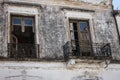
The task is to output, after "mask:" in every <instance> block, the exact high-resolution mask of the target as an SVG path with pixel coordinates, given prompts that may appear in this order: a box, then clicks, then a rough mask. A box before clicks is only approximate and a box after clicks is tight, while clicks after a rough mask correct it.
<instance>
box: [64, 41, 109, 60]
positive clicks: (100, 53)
mask: <svg viewBox="0 0 120 80" xmlns="http://www.w3.org/2000/svg"><path fill="white" fill-rule="evenodd" d="M63 50H64V57H65V60H67V59H69V58H85V59H87V58H93V59H105V58H111V46H110V44H109V43H106V44H104V43H102V44H101V43H100V44H98V43H94V44H91V45H85V44H80V43H76V45H71V42H67V43H66V45H64V47H63Z"/></svg>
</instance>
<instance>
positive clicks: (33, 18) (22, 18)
mask: <svg viewBox="0 0 120 80" xmlns="http://www.w3.org/2000/svg"><path fill="white" fill-rule="evenodd" d="M13 18H21V25H14V24H13ZM25 18H27V19H32V25H31V26H30V25H27V27H32V28H33V31H32V32H35V17H34V16H22V15H11V22H10V23H11V26H12V29H11V30H12V31H13V26H21V31H22V32H25V27H26V25H25V21H24V20H25Z"/></svg>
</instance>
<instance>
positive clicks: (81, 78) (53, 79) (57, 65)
mask: <svg viewBox="0 0 120 80" xmlns="http://www.w3.org/2000/svg"><path fill="white" fill-rule="evenodd" d="M119 75H120V65H119V64H112V63H111V64H109V65H108V66H107V67H106V65H105V64H104V63H100V64H98V63H92V64H88V63H76V64H69V65H68V64H67V63H63V62H50V63H48V62H29V63H28V62H6V61H5V62H0V80H61V79H62V80H119V78H120V76H119Z"/></svg>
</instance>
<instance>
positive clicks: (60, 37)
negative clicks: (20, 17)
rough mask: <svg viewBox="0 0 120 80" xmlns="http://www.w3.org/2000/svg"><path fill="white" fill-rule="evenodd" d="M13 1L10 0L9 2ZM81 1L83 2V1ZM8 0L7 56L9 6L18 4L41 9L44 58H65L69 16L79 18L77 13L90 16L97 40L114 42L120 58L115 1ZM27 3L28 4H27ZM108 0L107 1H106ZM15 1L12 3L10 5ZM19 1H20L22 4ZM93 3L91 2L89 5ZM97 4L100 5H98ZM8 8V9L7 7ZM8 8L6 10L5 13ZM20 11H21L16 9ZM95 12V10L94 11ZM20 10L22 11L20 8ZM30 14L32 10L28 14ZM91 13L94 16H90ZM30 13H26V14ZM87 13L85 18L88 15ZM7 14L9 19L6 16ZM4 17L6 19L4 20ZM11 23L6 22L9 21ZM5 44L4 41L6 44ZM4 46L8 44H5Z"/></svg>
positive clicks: (40, 40)
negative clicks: (113, 6)
mask: <svg viewBox="0 0 120 80" xmlns="http://www.w3.org/2000/svg"><path fill="white" fill-rule="evenodd" d="M8 1H9V2H8ZM79 1H80V2H79ZM79 1H78V0H49V1H46V0H39V1H38V0H34V1H32V0H31V1H29V2H28V0H5V4H3V5H1V7H0V11H1V12H0V14H1V15H0V16H1V21H0V25H1V37H0V40H2V42H1V55H4V56H6V53H5V52H6V51H7V44H6V43H7V42H9V41H8V35H7V34H8V33H7V32H8V27H7V26H8V24H9V21H8V22H7V20H6V21H5V19H8V18H9V16H8V12H7V11H6V10H7V7H9V6H11V5H12V6H17V7H21V6H22V7H23V9H26V7H29V8H33V7H36V8H37V10H38V12H39V13H38V17H37V19H36V20H37V21H38V25H37V27H38V28H37V30H38V32H37V35H36V36H37V37H38V38H37V41H38V42H37V43H38V44H39V45H40V53H39V54H40V58H56V59H62V58H63V57H64V55H63V46H64V45H65V44H66V42H67V41H69V40H70V39H69V37H70V36H69V30H68V28H69V22H68V20H69V18H77V17H75V13H76V15H78V14H77V13H83V14H82V15H80V16H79V18H78V19H81V16H82V18H86V19H90V30H91V36H92V42H93V43H111V47H112V55H113V58H114V59H120V53H119V50H118V49H119V45H118V38H117V31H116V27H115V21H114V18H113V16H112V14H111V12H112V6H111V0H108V1H107V2H106V0H98V1H96V0H94V1H90V0H89V1H87V0H84V1H83V0H82V1H81V0H79ZM23 2H24V3H23ZM102 2H106V3H107V4H102V5H101V3H102ZM10 3H11V4H10ZM18 3H19V4H18ZM88 3H89V4H88ZM95 4H96V5H95ZM86 5H87V6H86ZM3 7H4V8H3ZM4 11H5V13H4ZM14 11H16V12H17V10H14ZM65 11H68V12H69V11H70V12H71V13H74V14H71V15H70V17H69V16H68V17H66V14H65ZM91 11H92V12H91ZM18 12H20V11H18ZM27 14H29V12H28V13H27ZM87 14H88V15H90V16H91V17H88V18H87V17H86V16H87ZM25 15H26V14H25ZM84 16H85V17H84ZM5 17H6V18H5ZM2 19H3V20H2ZM4 21H5V22H4ZM6 22H7V24H6V25H5V23H6ZM3 43H4V44H3ZM3 45H4V46H3Z"/></svg>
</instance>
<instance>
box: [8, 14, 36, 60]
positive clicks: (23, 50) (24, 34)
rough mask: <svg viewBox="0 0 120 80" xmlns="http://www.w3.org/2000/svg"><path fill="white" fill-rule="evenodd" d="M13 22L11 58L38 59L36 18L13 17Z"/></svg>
mask: <svg viewBox="0 0 120 80" xmlns="http://www.w3.org/2000/svg"><path fill="white" fill-rule="evenodd" d="M11 20H12V21H11V34H10V35H11V40H10V41H11V43H10V44H9V55H10V57H12V58H14V57H18V58H22V57H23V58H32V57H34V58H36V55H37V52H38V51H36V50H37V49H38V45H36V44H34V43H35V39H34V37H35V33H34V17H29V16H28V17H25V16H11ZM36 46H37V47H36ZM16 55H17V56H16Z"/></svg>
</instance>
